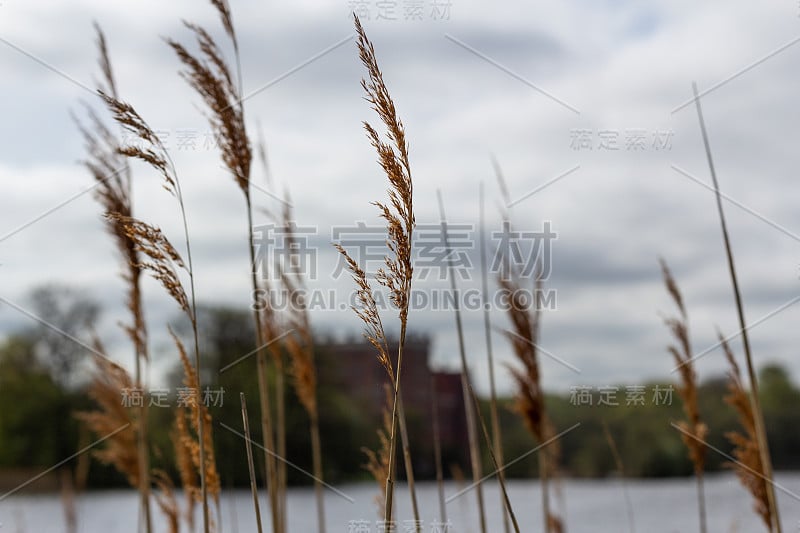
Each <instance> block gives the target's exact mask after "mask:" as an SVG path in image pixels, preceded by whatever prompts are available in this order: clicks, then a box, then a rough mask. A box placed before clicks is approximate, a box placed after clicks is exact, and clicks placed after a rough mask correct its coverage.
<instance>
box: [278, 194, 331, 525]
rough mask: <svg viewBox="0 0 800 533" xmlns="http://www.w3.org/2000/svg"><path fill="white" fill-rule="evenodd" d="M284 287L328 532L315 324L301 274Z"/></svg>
mask: <svg viewBox="0 0 800 533" xmlns="http://www.w3.org/2000/svg"><path fill="white" fill-rule="evenodd" d="M290 205H291V204H290V203H289V202H288V198H287V201H286V202H285V204H284V211H283V227H284V228H286V235H285V239H286V243H285V245H286V247H287V248H288V249H290V250H291V249H294V246H293V244H294V243H295V242H297V240H296V236H295V234H294V230H293V228H294V227H295V226H294V224H292V215H291V208H290V207H289V206H290ZM281 279H282V284H283V287H284V288H285V290H286V291H287V299H288V301H290V302H296V305H292V306H291V307H290V315H289V318H288V328H289V329H290V331H292V332H294V333H295V335H291V336H286V337H284V338H285V344H286V348H287V352H288V354H289V360H290V362H291V364H290V373H291V375H292V378H293V384H294V390H295V393H296V394H297V398H298V399H299V400H300V404H301V405H302V406H303V409H305V411H306V413H307V414H308V419H309V435H310V437H311V461H312V465H313V471H314V497H315V499H316V504H317V530H318V531H319V533H325V494H324V492H323V475H324V473H323V468H322V443H321V439H320V432H319V405H318V404H317V367H316V364H315V363H314V335H313V332H312V331H311V321H310V320H309V316H308V309H307V308H306V306H305V303H304V300H303V297H302V295H301V294H300V292H301V289H303V288H305V283H304V280H303V273H302V272H301V271H297V270H295V271H292V270H289V271H282V273H281Z"/></svg>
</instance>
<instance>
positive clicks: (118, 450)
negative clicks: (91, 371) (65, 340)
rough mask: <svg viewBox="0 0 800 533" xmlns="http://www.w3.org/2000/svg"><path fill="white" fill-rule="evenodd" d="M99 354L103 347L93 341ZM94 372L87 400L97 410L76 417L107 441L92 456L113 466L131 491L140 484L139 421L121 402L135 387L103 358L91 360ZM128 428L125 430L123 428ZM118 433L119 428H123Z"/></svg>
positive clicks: (114, 365)
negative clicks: (137, 437) (105, 437)
mask: <svg viewBox="0 0 800 533" xmlns="http://www.w3.org/2000/svg"><path fill="white" fill-rule="evenodd" d="M94 344H95V349H96V350H97V351H98V352H99V353H104V352H103V351H102V346H101V344H100V343H99V341H98V340H96V341H95V343H94ZM94 361H95V364H96V365H97V372H96V373H95V376H94V378H93V380H92V383H91V384H90V386H89V396H90V398H92V399H93V400H94V401H95V402H96V403H97V409H96V410H94V411H89V412H81V413H78V414H77V415H76V416H77V418H78V419H79V420H81V421H83V422H84V423H85V424H86V426H87V427H88V428H89V429H90V430H91V431H92V432H93V433H95V434H96V435H97V436H99V437H104V436H107V435H109V434H112V433H113V435H112V436H111V437H109V438H107V439H106V441H105V446H104V448H102V449H99V450H96V451H94V452H93V453H94V456H95V457H97V459H98V460H99V461H101V462H102V463H105V464H110V465H112V466H113V467H114V468H115V469H116V470H117V471H118V472H120V473H122V474H123V475H124V476H125V478H126V479H127V481H128V483H129V484H130V485H131V486H132V487H137V486H138V482H139V454H138V449H137V447H136V431H137V427H138V420H137V419H136V418H135V417H134V415H133V414H132V412H131V409H129V408H127V407H125V406H124V405H123V403H122V402H121V401H120V398H121V397H122V394H123V391H124V390H126V389H127V390H131V389H132V388H133V387H134V384H133V380H132V379H131V378H130V376H129V375H128V373H127V372H126V371H125V369H123V368H122V367H121V366H119V365H117V364H116V363H113V362H112V361H110V360H108V359H107V358H105V357H96V358H95V359H94ZM126 424H127V427H125V426H126ZM123 427H124V429H122V430H120V428H123Z"/></svg>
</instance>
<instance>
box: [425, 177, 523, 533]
mask: <svg viewBox="0 0 800 533" xmlns="http://www.w3.org/2000/svg"><path fill="white" fill-rule="evenodd" d="M436 196H437V198H438V200H439V214H440V218H441V225H442V239H443V241H444V249H445V257H447V258H450V255H451V250H450V242H449V239H448V237H447V217H446V216H445V211H444V201H443V200H442V193H441V191H439V190H437V191H436ZM447 270H448V278H450V290H451V291H452V293H453V302H454V308H453V310H454V312H455V320H456V333H457V334H458V353H459V356H460V359H461V386H462V389H463V391H464V409H465V411H466V415H467V432H468V436H469V445H470V459H471V463H472V478H473V483H474V485H475V490H476V492H477V498H478V506H479V507H478V513H479V517H480V523H481V530H482V531H484V532H485V531H486V510H485V507H484V501H483V491H482V488H481V483H482V476H483V472H482V466H481V461H480V442H479V441H478V434H477V428H476V425H477V424H476V420H475V417H476V416H477V418H478V420H479V421H480V425H481V429H482V431H483V437H484V439H485V441H486V447H487V448H488V450H489V456H490V457H491V459H492V463H493V465H494V469H495V471H496V472H497V473H498V474H500V473H502V469H503V466H502V465H501V464H499V463H498V460H497V456H496V455H495V452H494V450H493V448H494V446H493V445H492V438H491V436H490V435H489V431H488V429H487V428H486V421H485V420H484V419H483V414H482V413H481V408H480V403H479V402H478V395H477V394H476V393H475V390H474V389H473V387H472V379H471V378H470V373H469V366H468V365H467V355H466V349H465V346H464V328H463V324H462V321H461V306H460V305H459V300H458V298H459V296H458V287H457V284H456V278H455V275H454V274H453V265H452V263H451V262H450V261H449V260H448V263H447ZM470 419H471V420H472V422H470ZM470 428H471V429H470ZM497 480H498V482H499V485H500V492H501V495H502V497H503V500H502V501H503V504H504V515H505V514H506V513H507V514H508V515H509V516H510V517H511V520H512V522H513V524H514V531H515V532H516V533H519V525H518V524H517V519H516V516H515V515H514V511H513V510H512V508H511V501H510V500H509V498H508V492H507V491H506V484H505V478H504V477H503V476H499V475H498V477H497Z"/></svg>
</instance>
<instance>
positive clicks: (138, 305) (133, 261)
mask: <svg viewBox="0 0 800 533" xmlns="http://www.w3.org/2000/svg"><path fill="white" fill-rule="evenodd" d="M94 28H95V34H96V44H97V49H98V65H99V67H100V71H101V73H102V81H101V82H98V89H99V90H101V91H104V92H106V93H108V94H110V95H112V96H113V97H114V98H117V85H116V81H115V79H114V73H113V68H112V65H111V58H110V56H109V53H108V45H107V43H106V38H105V35H104V33H103V31H102V29H101V28H100V26H99V25H98V24H97V23H95V24H94ZM85 111H86V115H87V118H88V124H86V125H85V124H84V123H82V122H81V121H80V120H79V119H78V118H77V117H74V116H73V119H74V121H75V123H76V125H77V127H78V129H79V131H80V133H81V136H82V137H83V140H84V147H85V150H86V159H84V160H83V165H84V167H86V169H87V170H88V171H89V174H90V175H91V176H92V177H93V178H94V180H95V182H96V183H97V187H96V189H95V193H94V196H95V199H96V200H97V201H98V203H99V204H100V206H101V207H102V208H103V210H104V213H105V214H108V213H119V214H121V215H123V216H132V215H133V206H132V198H131V171H130V167H129V165H128V161H127V159H126V158H125V157H124V156H123V155H122V154H120V153H119V148H120V144H119V142H118V140H117V138H116V136H115V135H114V134H112V132H111V131H110V130H109V128H108V127H107V126H106V124H105V123H104V122H103V120H102V119H101V118H100V116H99V115H98V114H97V113H96V112H95V111H94V110H93V109H92V108H91V107H89V106H88V105H86V106H85ZM105 226H106V230H107V231H108V233H109V234H110V235H111V237H112V239H113V241H114V244H115V246H116V248H117V253H118V254H119V256H120V257H121V258H122V260H123V263H124V265H125V266H124V268H123V271H122V279H123V281H124V282H125V285H126V286H127V295H126V307H127V308H128V311H129V312H130V315H131V318H132V321H131V323H129V324H123V325H122V328H123V330H124V331H125V333H126V334H127V336H128V337H129V338H130V340H131V342H132V343H133V346H134V369H135V374H134V384H135V386H136V388H137V389H140V390H141V389H143V383H142V370H141V366H142V363H147V361H148V359H149V357H148V351H147V327H146V324H145V320H144V309H143V306H142V293H141V286H140V279H141V272H142V271H141V268H140V267H139V266H138V264H139V257H138V252H137V251H136V249H135V246H134V245H133V242H132V241H131V240H130V239H128V237H127V235H126V234H125V231H124V229H123V228H122V226H121V225H120V224H119V223H117V222H116V221H114V220H111V219H108V218H106V219H105ZM138 417H139V419H140V420H141V423H140V424H139V426H138V431H137V448H138V456H139V461H140V464H139V485H138V487H137V488H138V490H139V494H140V506H141V509H142V515H143V516H144V521H145V524H144V525H145V531H146V532H148V533H149V532H150V531H151V530H152V519H151V512H150V480H149V475H148V471H149V470H150V454H149V451H148V446H147V440H148V438H147V404H146V403H142V404H141V405H140V406H139V408H138Z"/></svg>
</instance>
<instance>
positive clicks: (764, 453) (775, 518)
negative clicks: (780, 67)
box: [692, 83, 781, 533]
mask: <svg viewBox="0 0 800 533" xmlns="http://www.w3.org/2000/svg"><path fill="white" fill-rule="evenodd" d="M692 91H693V92H694V102H695V107H696V109H697V119H698V122H699V123H700V132H701V133H702V135H703V147H704V148H705V152H706V159H707V161H708V168H709V171H710V173H711V180H712V182H713V184H714V192H715V196H716V201H717V213H718V214H719V221H720V228H721V230H722V241H723V244H724V246H725V255H726V257H727V260H728V273H729V274H730V278H731V287H732V289H733V296H734V301H735V302H736V315H737V317H738V319H739V331H740V332H741V335H742V346H743V348H744V357H745V363H746V365H747V375H748V378H749V380H750V403H751V404H752V411H753V421H754V424H755V434H756V437H757V439H758V449H759V453H760V455H761V463H762V467H763V470H764V475H765V476H766V477H767V480H768V481H769V482H768V483H767V487H766V489H767V502H768V503H769V508H770V518H771V519H772V527H773V528H774V530H775V531H776V532H777V533H781V521H780V515H779V513H778V501H777V499H776V498H775V487H773V485H772V478H773V471H772V458H771V457H770V454H769V442H768V440H767V430H766V428H765V427H764V412H763V411H762V410H761V401H760V399H759V397H758V378H757V377H756V371H755V365H754V364H753V356H752V353H751V351H750V336H749V334H748V332H747V320H745V316H744V304H743V303H742V294H741V291H740V290H739V280H738V277H737V276H736V264H735V263H734V260H733V247H732V246H731V241H730V237H729V235H728V226H727V223H726V222H725V211H724V209H723V208H722V195H721V194H720V188H719V182H718V180H717V172H716V170H715V167H714V159H713V157H712V156H711V144H710V143H709V140H708V132H707V131H706V123H705V119H704V118H703V109H702V107H701V106H700V96H699V95H698V94H697V84H696V83H692Z"/></svg>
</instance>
